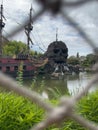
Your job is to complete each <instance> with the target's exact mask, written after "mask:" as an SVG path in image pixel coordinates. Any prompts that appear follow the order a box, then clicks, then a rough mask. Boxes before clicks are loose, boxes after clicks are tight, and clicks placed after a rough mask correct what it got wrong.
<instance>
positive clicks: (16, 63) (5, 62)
mask: <svg viewBox="0 0 98 130" xmlns="http://www.w3.org/2000/svg"><path fill="white" fill-rule="evenodd" d="M21 65H22V70H20V69H21V68H20V66H21ZM0 71H1V72H3V73H5V74H7V75H9V76H11V77H14V78H16V77H17V76H18V72H19V71H22V72H23V75H22V76H23V78H29V77H32V76H34V73H35V71H36V67H35V66H34V65H33V63H32V62H30V60H29V59H14V58H0Z"/></svg>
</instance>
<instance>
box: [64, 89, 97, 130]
mask: <svg viewBox="0 0 98 130" xmlns="http://www.w3.org/2000/svg"><path fill="white" fill-rule="evenodd" d="M76 111H77V112H78V114H80V115H82V116H83V117H84V118H85V119H88V120H90V121H93V122H94V123H98V91H96V92H93V93H91V94H88V95H87V96H85V97H83V98H82V99H81V100H80V102H79V103H78V104H77V108H76ZM63 130H87V129H86V128H84V127H82V126H81V125H80V124H78V123H76V122H75V121H71V120H70V121H67V122H66V123H64V129H63Z"/></svg>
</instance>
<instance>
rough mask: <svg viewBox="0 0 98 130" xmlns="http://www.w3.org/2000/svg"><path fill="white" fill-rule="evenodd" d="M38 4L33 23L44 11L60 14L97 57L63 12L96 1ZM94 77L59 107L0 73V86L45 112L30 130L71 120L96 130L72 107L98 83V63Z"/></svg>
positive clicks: (44, 1) (41, 0)
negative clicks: (45, 114)
mask: <svg viewBox="0 0 98 130" xmlns="http://www.w3.org/2000/svg"><path fill="white" fill-rule="evenodd" d="M37 2H38V3H40V4H42V8H41V9H40V11H39V12H37V13H36V14H35V16H33V17H32V21H33V22H34V21H35V20H36V19H37V18H38V17H39V16H41V15H42V14H43V13H44V12H45V11H51V12H52V13H53V15H57V14H58V13H60V14H61V15H62V17H63V18H64V19H66V20H67V21H68V22H69V23H71V25H72V26H73V28H75V29H76V30H77V31H79V32H81V36H82V37H83V38H84V40H85V41H86V42H87V43H88V44H89V45H90V46H91V47H92V49H93V51H94V53H95V54H96V55H98V49H97V46H96V44H94V42H93V41H92V40H91V39H90V37H88V36H87V35H86V34H85V32H84V31H83V29H82V28H81V27H79V26H75V24H76V23H75V21H74V20H73V19H72V18H70V17H69V16H68V15H67V12H66V11H65V10H64V9H65V8H66V7H74V8H76V7H80V6H84V5H85V4H89V3H90V2H92V3H93V2H96V4H98V0H78V1H74V2H72V1H70V2H69V1H64V0H37ZM28 22H29V21H28V20H27V19H26V20H25V21H24V23H23V25H22V26H21V27H19V28H17V29H15V30H12V32H10V34H9V35H7V38H10V37H12V36H14V35H15V34H16V33H18V32H19V31H21V30H22V29H23V28H24V26H26V25H27V24H28ZM94 69H95V72H96V73H95V75H94V76H93V77H92V79H91V81H90V82H89V83H88V84H87V86H85V89H83V90H82V91H80V92H79V93H78V94H77V95H75V96H72V97H66V96H63V97H61V98H60V100H59V105H58V106H56V107H54V106H52V105H51V104H49V103H47V102H46V101H45V100H44V99H43V98H42V97H41V96H40V95H39V94H38V93H36V92H34V91H31V90H29V89H27V88H26V87H25V86H24V87H18V84H17V83H16V82H15V81H14V80H13V79H11V78H9V77H7V76H6V75H4V74H2V73H0V85H1V86H3V87H4V88H6V89H7V90H10V91H14V92H16V93H17V94H19V95H21V96H23V97H27V98H29V100H31V101H32V102H35V103H36V104H38V105H39V106H40V107H42V108H43V109H44V110H45V111H46V112H47V117H46V118H45V119H44V120H43V121H42V122H40V123H38V124H37V125H35V126H34V127H33V128H32V129H31V130H43V129H45V128H47V127H48V126H50V125H52V124H61V123H62V122H64V121H65V119H66V120H67V117H68V118H71V119H73V120H75V121H76V122H78V123H80V124H81V125H82V126H84V127H85V128H87V129H89V130H98V126H97V124H94V123H93V122H91V121H89V120H87V119H85V118H84V117H82V116H80V115H78V114H77V113H76V112H75V110H74V107H75V105H76V103H77V102H78V101H79V100H80V99H81V98H82V97H83V96H84V95H85V94H86V93H88V90H89V89H90V88H91V87H92V86H93V84H95V83H97V82H98V63H97V64H96V65H95V66H94Z"/></svg>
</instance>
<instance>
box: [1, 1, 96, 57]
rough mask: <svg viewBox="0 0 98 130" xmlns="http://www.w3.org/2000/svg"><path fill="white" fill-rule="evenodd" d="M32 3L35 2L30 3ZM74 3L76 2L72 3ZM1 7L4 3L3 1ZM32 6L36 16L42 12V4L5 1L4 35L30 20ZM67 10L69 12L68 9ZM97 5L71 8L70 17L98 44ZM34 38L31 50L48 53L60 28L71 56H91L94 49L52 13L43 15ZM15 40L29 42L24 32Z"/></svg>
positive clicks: (36, 25) (37, 21)
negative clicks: (49, 46)
mask: <svg viewBox="0 0 98 130" xmlns="http://www.w3.org/2000/svg"><path fill="white" fill-rule="evenodd" d="M31 1H33V2H31ZM73 1H74V0H73ZM0 4H2V0H0ZM31 4H32V6H33V12H32V13H33V15H34V14H35V13H36V12H37V11H38V10H39V9H40V5H39V4H38V3H36V1H34V0H3V6H4V16H5V18H6V21H4V22H5V23H6V26H5V28H4V31H3V34H4V35H6V34H7V33H8V34H9V33H10V31H11V30H12V29H15V28H17V27H18V26H21V25H22V22H23V21H24V20H25V18H27V17H28V14H29V9H30V7H31ZM66 10H67V9H66ZM97 11H98V2H97V3H90V4H86V5H84V6H82V7H78V8H70V9H68V13H69V15H70V16H71V17H72V18H73V19H74V20H75V21H76V26H81V27H82V28H83V30H84V31H85V32H86V33H87V35H88V36H89V37H90V39H92V40H93V41H94V43H95V44H96V45H98V44H97V39H98V14H97V13H98V12H97ZM33 25H34V27H33V31H32V33H31V39H32V41H33V43H34V45H33V46H31V45H30V47H31V49H34V50H37V51H41V50H40V48H42V49H43V50H45V51H46V49H47V47H48V45H49V44H50V43H51V42H53V41H55V40H56V28H58V40H60V41H63V42H65V44H66V45H67V47H68V50H69V51H68V54H69V56H70V55H76V54H77V52H79V54H80V55H87V54H89V53H92V48H91V47H90V46H89V45H88V43H86V42H85V40H84V39H83V38H82V37H81V35H80V33H79V32H78V31H76V30H75V29H74V28H73V27H72V26H71V25H70V24H69V22H68V21H66V20H65V19H64V18H63V17H62V15H60V14H58V15H57V16H55V17H54V16H52V15H51V13H49V12H48V13H47V12H46V13H44V14H43V15H42V16H40V17H39V18H38V19H37V20H36V21H35V22H34V24H33ZM12 39H13V40H17V41H23V42H25V43H26V42H27V39H26V35H25V33H24V30H23V31H21V32H20V33H19V34H18V35H15V36H14V37H13V38H12Z"/></svg>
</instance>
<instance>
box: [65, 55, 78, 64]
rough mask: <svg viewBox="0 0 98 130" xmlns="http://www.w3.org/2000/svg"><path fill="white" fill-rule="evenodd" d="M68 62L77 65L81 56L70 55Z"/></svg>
mask: <svg viewBox="0 0 98 130" xmlns="http://www.w3.org/2000/svg"><path fill="white" fill-rule="evenodd" d="M67 62H68V64H72V65H77V64H79V58H77V57H75V56H70V57H69V58H68V60H67Z"/></svg>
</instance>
